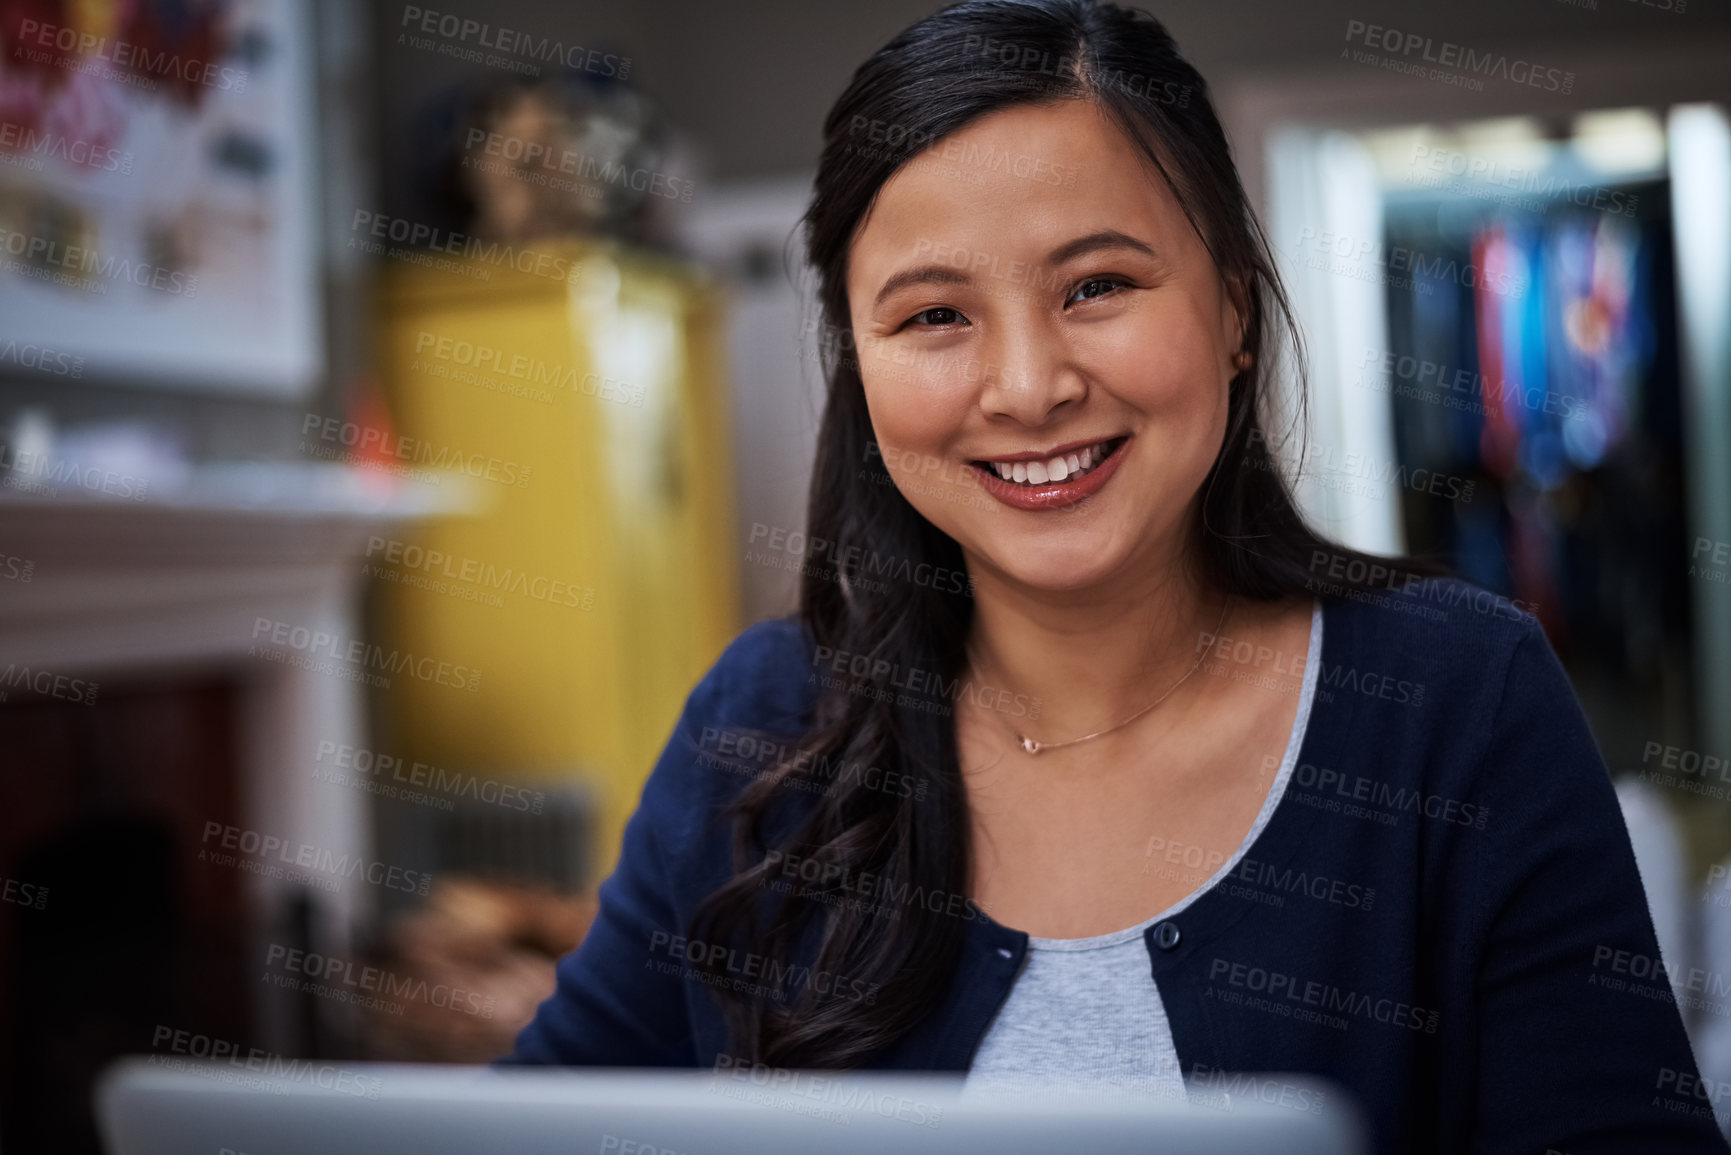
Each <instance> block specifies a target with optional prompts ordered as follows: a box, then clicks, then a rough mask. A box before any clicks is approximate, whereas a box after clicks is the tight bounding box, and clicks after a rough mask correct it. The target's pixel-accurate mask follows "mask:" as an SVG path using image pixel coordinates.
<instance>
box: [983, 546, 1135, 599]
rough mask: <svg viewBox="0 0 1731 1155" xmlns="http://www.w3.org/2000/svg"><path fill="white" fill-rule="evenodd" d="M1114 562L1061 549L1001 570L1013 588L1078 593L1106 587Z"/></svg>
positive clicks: (1089, 552) (1087, 552)
mask: <svg viewBox="0 0 1731 1155" xmlns="http://www.w3.org/2000/svg"><path fill="white" fill-rule="evenodd" d="M1115 560H1116V559H1108V558H1106V557H1104V556H1102V554H1101V552H1100V551H1097V550H1073V549H1063V550H1055V551H1053V552H1052V553H1050V554H1049V555H1047V556H1044V557H1039V558H1030V557H1027V556H1023V557H1019V558H1017V559H1015V561H1014V562H1012V563H1011V564H1009V565H1005V566H1002V567H1001V568H1002V569H1003V571H1004V574H1005V576H1006V577H1008V578H1009V579H1010V581H1012V582H1014V583H1015V584H1017V585H1021V586H1026V587H1028V588H1030V589H1035V590H1041V591H1044V592H1048V593H1079V592H1082V591H1085V590H1090V589H1096V588H1098V587H1100V586H1103V585H1105V584H1107V583H1108V581H1109V579H1110V578H1111V577H1112V574H1113V573H1114V571H1115V570H1116V568H1117V567H1116V565H1114V564H1113V562H1114V561H1115Z"/></svg>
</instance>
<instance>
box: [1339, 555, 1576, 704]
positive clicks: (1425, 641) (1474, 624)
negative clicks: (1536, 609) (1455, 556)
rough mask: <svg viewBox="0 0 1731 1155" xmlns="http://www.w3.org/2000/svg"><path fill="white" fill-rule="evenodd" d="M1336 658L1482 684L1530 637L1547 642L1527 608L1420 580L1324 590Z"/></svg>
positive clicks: (1453, 583) (1473, 588) (1461, 583)
mask: <svg viewBox="0 0 1731 1155" xmlns="http://www.w3.org/2000/svg"><path fill="white" fill-rule="evenodd" d="M1318 593H1319V596H1320V597H1321V600H1322V603H1323V611H1324V616H1325V621H1326V622H1327V624H1328V625H1329V626H1331V627H1333V629H1332V630H1329V631H1328V632H1327V633H1328V636H1330V637H1331V638H1332V640H1334V641H1335V642H1336V644H1335V645H1333V646H1330V647H1329V650H1330V651H1331V652H1332V653H1333V654H1334V655H1337V656H1336V657H1334V659H1333V660H1335V661H1345V660H1347V658H1346V655H1348V654H1350V655H1351V657H1352V659H1353V660H1363V661H1376V662H1383V663H1385V664H1394V665H1400V666H1407V667H1415V668H1424V669H1426V670H1429V671H1432V672H1434V673H1435V674H1437V675H1438V676H1445V675H1461V674H1464V675H1467V676H1470V677H1473V678H1474V679H1475V680H1478V681H1482V680H1483V679H1484V677H1485V675H1486V674H1487V673H1489V672H1490V670H1491V669H1492V668H1494V667H1495V666H1497V665H1498V664H1500V663H1501V662H1503V661H1506V660H1507V658H1508V657H1509V656H1510V655H1512V654H1513V652H1514V651H1515V649H1516V648H1517V647H1518V646H1519V645H1520V644H1521V643H1522V642H1523V641H1535V640H1536V641H1537V642H1538V643H1540V644H1542V645H1545V646H1548V645H1549V643H1548V642H1547V641H1546V640H1545V634H1544V630H1543V628H1542V627H1541V626H1540V625H1539V621H1538V619H1537V618H1535V617H1534V616H1533V615H1532V614H1530V613H1528V612H1527V611H1526V610H1524V609H1522V608H1521V607H1520V605H1519V604H1518V603H1517V602H1515V601H1513V600H1511V599H1509V598H1506V597H1503V596H1502V595H1500V594H1496V593H1492V592H1491V591H1490V590H1487V589H1485V588H1483V587H1482V586H1478V585H1474V584H1473V583H1472V582H1469V581H1465V580H1463V579H1461V578H1455V577H1431V578H1421V579H1419V580H1417V581H1408V582H1403V583H1396V582H1392V581H1391V582H1390V583H1389V585H1388V586H1387V587H1386V588H1368V589H1367V588H1357V589H1346V588H1340V587H1335V588H1333V589H1324V590H1319V591H1318Z"/></svg>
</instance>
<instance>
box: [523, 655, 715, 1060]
mask: <svg viewBox="0 0 1731 1155" xmlns="http://www.w3.org/2000/svg"><path fill="white" fill-rule="evenodd" d="M710 676H711V677H713V676H714V674H713V671H712V672H711V675H710ZM705 681H706V683H707V681H708V679H706V680H705ZM705 689H706V686H705V684H700V685H699V686H698V689H697V690H694V691H693V692H692V695H691V697H690V698H689V699H688V700H687V702H686V705H685V709H684V711H683V712H682V714H681V715H680V719H679V722H678V724H677V725H675V726H674V728H673V734H672V736H671V737H670V738H669V739H668V742H667V745H666V747H665V748H664V749H663V751H662V754H661V757H660V759H659V760H658V761H657V763H656V765H655V769H654V770H653V771H652V772H651V773H650V775H649V780H648V781H647V782H646V783H645V784H644V787H643V794H642V796H641V798H640V799H639V801H638V805H637V810H636V812H635V813H633V814H632V816H631V818H630V820H629V821H628V822H627V823H626V825H625V836H624V844H623V847H622V849H621V851H620V855H619V863H618V865H617V866H616V867H615V868H614V871H613V873H612V874H611V875H610V876H609V877H608V878H607V880H606V881H605V882H603V883H602V884H601V889H600V892H599V895H598V897H599V899H600V909H599V910H598V912H597V913H596V915H595V919H594V921H593V923H591V925H590V927H589V931H588V933H587V934H585V935H584V937H583V941H582V943H581V944H580V945H579V946H578V948H577V949H576V950H574V951H572V952H571V953H570V954H568V955H566V956H565V957H564V958H562V959H560V960H559V965H558V970H557V974H558V986H557V988H556V989H555V990H554V992H553V994H552V995H551V996H550V997H549V998H548V999H547V1000H546V1001H545V1002H543V1003H542V1004H541V1006H540V1007H539V1009H537V1010H536V1012H535V1017H534V1019H533V1020H531V1021H530V1023H529V1025H528V1026H526V1027H524V1028H523V1030H522V1032H521V1033H519V1034H518V1036H517V1042H516V1046H515V1048H514V1049H513V1050H512V1052H511V1054H510V1055H509V1056H507V1057H506V1058H504V1059H502V1060H500V1062H502V1063H507V1064H536V1063H549V1064H562V1065H567V1066H614V1067H668V1066H693V1065H695V1064H696V1061H697V1060H696V1056H695V1052H694V1050H693V1048H692V1041H691V1024H690V1016H689V1013H688V1011H687V1008H686V1004H685V997H686V985H687V984H686V983H684V982H682V981H681V979H680V978H679V976H678V974H677V970H678V965H677V964H676V963H675V962H674V960H673V959H672V958H671V957H670V956H669V955H668V954H667V953H666V951H665V950H662V951H660V952H657V951H656V950H655V949H654V947H655V944H657V943H665V942H666V941H668V937H669V936H673V935H682V934H683V933H684V930H683V928H682V927H680V926H678V925H676V921H677V915H676V913H675V910H674V903H673V872H672V864H671V862H670V861H669V857H668V843H669V839H668V836H667V835H668V832H669V830H670V828H671V827H673V826H676V825H679V824H680V823H679V808H680V806H681V804H682V799H681V798H680V797H679V795H678V793H677V792H676V791H675V790H674V788H673V787H674V785H675V783H676V782H678V781H680V780H685V781H689V780H690V778H691V773H690V763H691V760H692V757H693V753H694V752H695V750H696V748H697V744H696V739H695V734H694V731H693V730H692V729H691V722H692V716H693V713H694V704H695V703H697V702H698V701H699V695H700V694H701V693H703V692H704V691H705ZM698 802H699V798H698V797H693V796H690V795H689V794H687V795H686V797H685V798H684V799H683V804H684V805H686V806H695V805H697V804H698ZM658 935H659V936H660V937H657V936H658ZM660 964H670V965H668V967H667V970H669V971H673V972H674V973H664V971H663V967H662V965H660Z"/></svg>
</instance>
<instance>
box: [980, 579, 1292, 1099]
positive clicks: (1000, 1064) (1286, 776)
mask: <svg viewBox="0 0 1731 1155" xmlns="http://www.w3.org/2000/svg"><path fill="white" fill-rule="evenodd" d="M1321 668H1322V603H1321V602H1320V601H1319V602H1316V603H1314V604H1313V606H1312V609H1311V612H1310V648H1309V652H1308V656H1307V657H1306V658H1305V663H1304V684H1303V686H1302V687H1301V688H1300V690H1299V696H1298V712H1297V715H1296V716H1295V717H1294V718H1293V721H1292V734H1291V736H1290V737H1289V738H1288V739H1287V742H1286V754H1285V756H1284V757H1283V758H1282V759H1281V762H1280V768H1279V770H1278V771H1276V773H1275V776H1274V782H1273V784H1272V785H1271V786H1270V787H1269V789H1268V797H1267V798H1265V799H1263V802H1262V809H1261V811H1260V812H1258V814H1257V815H1256V822H1255V823H1254V824H1253V825H1252V826H1251V827H1250V833H1248V834H1246V835H1245V836H1244V841H1243V842H1242V843H1240V844H1239V847H1238V849H1237V851H1235V852H1234V853H1233V855H1232V857H1231V858H1229V859H1228V860H1227V861H1226V862H1225V863H1224V864H1223V865H1222V866H1221V867H1220V869H1218V870H1216V871H1215V872H1214V875H1213V877H1211V878H1209V879H1208V881H1207V882H1205V883H1203V884H1202V885H1201V886H1199V887H1197V888H1196V889H1195V890H1193V891H1191V892H1190V893H1189V894H1188V895H1186V896H1185V897H1183V898H1181V899H1179V900H1178V901H1177V902H1175V903H1173V904H1172V905H1171V906H1170V907H1168V908H1166V909H1165V910H1163V911H1161V912H1160V913H1159V914H1157V915H1155V916H1154V917H1153V918H1150V919H1148V920H1147V921H1145V922H1140V923H1137V924H1136V925H1135V926H1131V927H1126V928H1124V929H1123V930H1120V931H1114V932H1113V933H1111V934H1102V935H1095V936H1093V937H1091V938H1034V937H1032V936H1030V937H1029V939H1028V953H1027V957H1026V959H1025V960H1024V962H1023V964H1022V970H1021V972H1020V973H1019V974H1018V975H1017V977H1016V981H1015V985H1014V986H1013V987H1011V989H1010V996H1009V998H1008V999H1007V1000H1006V1001H1005V1003H1004V1005H1003V1006H1002V1007H1001V1008H999V1010H998V1014H997V1017H996V1018H994V1019H993V1021H992V1025H991V1026H990V1027H989V1028H988V1029H987V1031H986V1036H985V1038H984V1039H982V1040H981V1041H980V1046H979V1050H978V1051H977V1052H976V1053H975V1055H974V1062H973V1066H972V1067H970V1068H969V1071H968V1080H967V1085H968V1087H969V1088H975V1087H980V1088H984V1089H987V1090H997V1089H1012V1088H1014V1087H1017V1086H1027V1085H1031V1084H1037V1085H1039V1086H1041V1087H1051V1086H1053V1085H1054V1084H1058V1085H1062V1086H1065V1087H1067V1088H1074V1089H1085V1088H1086V1089H1099V1090H1112V1089H1119V1090H1128V1091H1133V1092H1136V1093H1139V1094H1143V1095H1149V1094H1152V1095H1158V1096H1162V1097H1165V1098H1171V1099H1183V1098H1184V1079H1183V1074H1182V1072H1181V1071H1180V1068H1179V1062H1178V1050H1177V1048H1176V1047H1175V1046H1174V1045H1173V1042H1172V1028H1171V1025H1170V1024H1169V1023H1168V1022H1167V1020H1166V1006H1165V1004H1164V1003H1162V1002H1161V1001H1160V988H1159V987H1158V986H1156V985H1155V983H1154V977H1153V975H1152V974H1151V973H1150V972H1149V968H1148V948H1147V946H1146V945H1145V944H1144V941H1143V937H1142V936H1143V932H1144V931H1145V930H1147V929H1148V927H1150V926H1152V925H1153V924H1154V923H1156V922H1159V921H1160V920H1162V919H1167V918H1171V917H1172V916H1173V915H1176V914H1177V913H1179V912H1180V911H1182V910H1183V909H1184V908H1185V907H1187V906H1189V905H1190V904H1191V903H1192V902H1195V901H1196V900H1197V899H1198V898H1200V897H1201V896H1202V895H1203V894H1206V893H1207V892H1208V891H1209V890H1210V889H1211V888H1213V887H1214V886H1216V885H1217V884H1219V882H1220V881H1221V880H1222V879H1223V878H1225V877H1226V876H1228V875H1229V874H1231V873H1232V871H1233V870H1234V869H1235V868H1236V867H1237V866H1238V863H1239V860H1240V859H1242V858H1243V857H1244V855H1245V853H1246V852H1247V851H1248V850H1249V849H1250V847H1251V845H1252V844H1253V843H1254V842H1255V841H1256V839H1257V837H1258V836H1259V835H1260V834H1261V833H1262V829H1263V827H1265V826H1267V825H1268V820H1269V819H1270V818H1272V817H1273V816H1274V808H1275V807H1276V806H1277V805H1279V803H1280V799H1281V796H1282V795H1283V794H1285V792H1286V784H1287V782H1288V781H1289V780H1290V779H1291V777H1292V771H1293V768H1294V767H1295V766H1296V765H1297V764H1298V750H1299V747H1300V746H1302V745H1303V744H1304V730H1305V727H1306V725H1307V724H1308V723H1309V721H1310V706H1311V702H1312V701H1313V700H1314V699H1315V697H1316V682H1317V675H1318V673H1319V672H1320V670H1321ZM1247 673H1248V671H1247Z"/></svg>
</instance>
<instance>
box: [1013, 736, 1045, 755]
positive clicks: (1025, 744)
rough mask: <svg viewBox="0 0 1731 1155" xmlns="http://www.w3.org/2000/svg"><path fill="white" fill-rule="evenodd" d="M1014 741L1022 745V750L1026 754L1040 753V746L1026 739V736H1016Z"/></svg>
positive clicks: (1030, 739) (1028, 738)
mask: <svg viewBox="0 0 1731 1155" xmlns="http://www.w3.org/2000/svg"><path fill="white" fill-rule="evenodd" d="M1016 740H1017V741H1018V742H1020V743H1021V744H1022V749H1024V750H1026V751H1027V752H1028V753H1030V754H1038V753H1039V752H1040V744H1039V743H1038V742H1036V741H1034V740H1033V739H1032V738H1030V737H1028V736H1027V735H1026V734H1017V735H1016Z"/></svg>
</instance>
